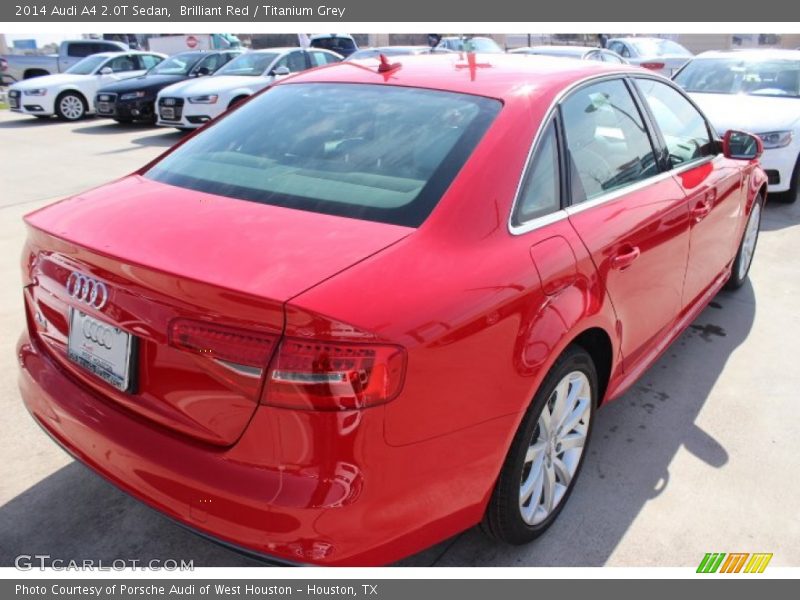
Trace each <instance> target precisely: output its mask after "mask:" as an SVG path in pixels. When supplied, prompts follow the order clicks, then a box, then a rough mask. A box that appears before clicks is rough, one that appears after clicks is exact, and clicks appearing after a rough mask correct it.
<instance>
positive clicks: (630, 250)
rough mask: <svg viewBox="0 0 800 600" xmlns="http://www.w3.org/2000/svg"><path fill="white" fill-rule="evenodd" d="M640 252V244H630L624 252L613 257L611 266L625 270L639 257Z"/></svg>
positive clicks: (618, 269)
mask: <svg viewBox="0 0 800 600" xmlns="http://www.w3.org/2000/svg"><path fill="white" fill-rule="evenodd" d="M640 254H641V251H640V250H639V247H638V246H633V247H631V246H628V247H627V248H626V249H625V251H624V252H621V253H619V254H617V255H616V256H615V257H614V258H612V259H611V268H612V269H616V270H617V271H624V270H625V269H627V268H628V267H630V266H631V265H632V264H633V261H635V260H636V259H637V258H639V255H640Z"/></svg>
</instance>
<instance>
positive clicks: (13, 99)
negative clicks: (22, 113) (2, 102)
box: [8, 90, 21, 108]
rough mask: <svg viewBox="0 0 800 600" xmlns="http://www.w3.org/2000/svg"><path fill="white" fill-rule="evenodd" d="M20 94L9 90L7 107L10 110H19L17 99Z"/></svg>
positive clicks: (17, 91)
mask: <svg viewBox="0 0 800 600" xmlns="http://www.w3.org/2000/svg"><path fill="white" fill-rule="evenodd" d="M20 96H21V93H20V91H19V90H9V92H8V105H9V106H10V107H11V108H19V97H20Z"/></svg>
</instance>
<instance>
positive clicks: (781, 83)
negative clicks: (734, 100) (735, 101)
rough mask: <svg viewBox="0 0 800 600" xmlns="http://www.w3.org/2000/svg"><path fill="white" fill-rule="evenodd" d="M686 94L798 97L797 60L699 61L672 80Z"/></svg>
mask: <svg viewBox="0 0 800 600" xmlns="http://www.w3.org/2000/svg"><path fill="white" fill-rule="evenodd" d="M675 83H677V84H678V85H680V86H681V87H682V88H684V89H685V90H686V91H687V92H698V93H704V94H749V95H755V96H780V97H789V98H798V97H800V60H775V59H772V60H767V59H761V60H752V59H743V58H736V57H731V58H698V59H695V60H693V61H692V62H690V63H689V64H688V65H686V67H684V69H683V70H682V71H681V72H680V73H678V74H677V75H676V76H675Z"/></svg>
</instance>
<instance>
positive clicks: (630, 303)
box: [560, 79, 689, 370]
mask: <svg viewBox="0 0 800 600" xmlns="http://www.w3.org/2000/svg"><path fill="white" fill-rule="evenodd" d="M560 112H561V119H562V124H563V130H564V134H565V136H564V137H565V141H566V145H567V150H568V156H569V171H570V176H569V181H570V197H571V206H570V207H569V208H568V209H567V211H568V213H569V215H570V216H569V219H570V222H571V223H572V225H573V227H574V228H575V230H576V231H577V232H578V235H579V236H580V237H581V239H582V240H583V242H584V244H585V245H586V247H587V249H588V250H589V252H590V254H591V256H592V258H593V260H594V262H595V265H596V267H597V270H598V273H599V276H600V277H601V278H602V280H603V282H604V283H605V286H606V290H607V291H608V294H609V296H610V298H611V301H612V303H613V305H614V308H615V310H616V313H617V318H618V328H619V334H620V336H621V351H622V354H623V361H624V362H623V364H624V366H625V368H626V370H627V369H630V368H632V366H633V365H635V364H636V363H637V362H638V361H639V360H640V359H642V358H643V357H645V356H647V355H648V353H649V351H650V350H652V349H654V348H655V347H657V346H658V342H659V341H660V340H663V339H664V338H665V336H664V333H665V332H666V331H668V330H669V329H670V328H671V327H672V326H673V324H674V322H675V319H676V318H677V316H678V315H679V313H680V311H681V303H682V292H683V278H684V272H685V269H686V262H687V258H688V253H689V214H688V206H687V202H686V196H685V194H684V193H683V190H682V189H681V187H680V185H679V184H678V183H677V181H675V179H674V178H673V177H672V176H670V175H669V174H667V173H660V172H659V167H658V161H657V159H656V152H655V150H654V142H653V141H652V140H651V137H650V135H649V133H648V129H647V127H646V126H645V120H644V118H643V116H642V114H641V113H640V111H639V108H638V106H637V104H636V103H635V101H634V98H633V95H632V94H631V90H630V89H629V87H628V84H626V82H625V81H624V80H622V79H611V80H604V81H601V82H597V83H592V84H589V85H586V86H584V87H581V88H579V89H578V90H576V91H575V92H573V93H572V94H571V95H570V96H569V97H567V98H566V99H565V100H564V101H563V102H562V104H561V107H560Z"/></svg>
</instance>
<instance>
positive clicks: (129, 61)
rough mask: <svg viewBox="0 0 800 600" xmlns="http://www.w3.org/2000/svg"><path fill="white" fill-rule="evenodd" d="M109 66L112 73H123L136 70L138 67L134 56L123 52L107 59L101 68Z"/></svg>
mask: <svg viewBox="0 0 800 600" xmlns="http://www.w3.org/2000/svg"><path fill="white" fill-rule="evenodd" d="M105 67H111V70H112V71H113V72H114V73H124V72H126V71H136V70H137V69H138V68H139V67H138V65H137V64H136V57H135V56H130V55H128V54H125V55H123V56H117V57H115V58H112V59H111V60H109V61H108V62H107V63H106V64H104V65H103V68H105Z"/></svg>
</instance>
